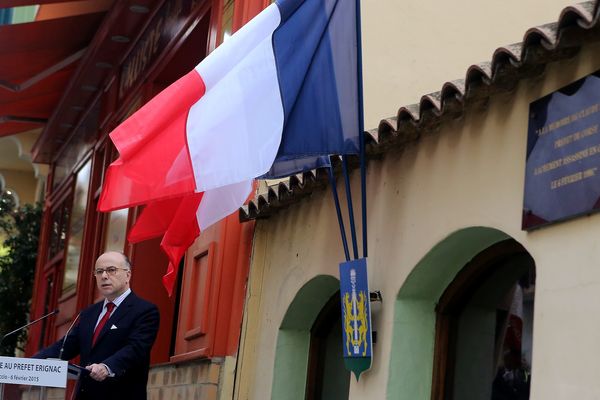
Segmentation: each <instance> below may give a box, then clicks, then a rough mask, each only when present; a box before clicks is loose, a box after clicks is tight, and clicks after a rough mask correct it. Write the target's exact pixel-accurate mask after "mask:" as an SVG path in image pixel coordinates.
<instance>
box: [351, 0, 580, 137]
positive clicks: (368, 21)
mask: <svg viewBox="0 0 600 400" xmlns="http://www.w3.org/2000/svg"><path fill="white" fill-rule="evenodd" d="M574 3H576V2H574V1H572V0H525V1H523V0H505V1H474V0H457V1H436V0H423V1H421V0H386V1H381V0H363V1H362V3H361V5H362V7H361V8H362V10H361V13H362V21H363V22H362V35H363V76H364V86H365V127H366V128H367V129H371V128H376V127H377V125H378V124H379V121H380V120H381V119H382V118H387V117H391V116H394V115H396V112H397V111H398V108H400V107H401V106H404V105H408V104H413V103H418V102H419V99H420V98H421V96H422V95H424V94H426V93H431V92H435V91H438V90H440V89H441V88H442V85H443V84H444V82H446V81H449V80H453V79H458V78H464V77H465V72H466V71H467V68H468V67H469V66H470V65H471V64H474V63H479V62H482V61H489V60H490V59H491V58H492V54H493V52H494V50H496V48H498V47H500V46H505V45H508V44H511V43H516V42H520V41H522V40H523V34H524V33H525V31H527V29H529V28H531V27H533V26H536V25H542V24H545V23H548V22H551V21H556V20H557V19H558V16H559V15H560V12H561V10H562V9H563V8H564V7H566V6H568V5H570V4H574Z"/></svg>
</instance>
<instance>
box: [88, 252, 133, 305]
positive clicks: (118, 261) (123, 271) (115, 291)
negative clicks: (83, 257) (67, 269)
mask: <svg viewBox="0 0 600 400" xmlns="http://www.w3.org/2000/svg"><path fill="white" fill-rule="evenodd" d="M114 268H116V271H114V274H111V273H109V272H108V271H110V270H114ZM98 270H105V272H103V273H102V274H100V275H98V274H96V273H95V274H94V276H95V277H96V285H97V286H98V290H100V293H102V295H103V296H104V297H105V298H107V299H108V300H110V301H112V300H114V299H116V298H117V297H119V296H120V295H122V294H123V293H124V292H125V291H126V290H127V289H129V278H130V277H131V271H130V270H129V268H128V267H127V264H126V263H125V259H124V258H123V255H122V254H119V253H116V252H108V253H104V254H102V255H101V256H100V257H98V260H97V261H96V266H95V270H94V272H96V271H98Z"/></svg>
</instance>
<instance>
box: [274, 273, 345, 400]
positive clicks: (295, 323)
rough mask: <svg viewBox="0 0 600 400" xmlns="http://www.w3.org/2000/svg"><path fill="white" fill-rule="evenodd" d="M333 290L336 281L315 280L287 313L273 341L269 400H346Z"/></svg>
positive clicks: (335, 291) (335, 290) (338, 312)
mask: <svg viewBox="0 0 600 400" xmlns="http://www.w3.org/2000/svg"><path fill="white" fill-rule="evenodd" d="M339 287H340V286H339V281H338V280H337V279H336V278H334V277H332V276H327V275H320V276H317V277H315V278H313V279H311V280H310V281H309V282H307V283H306V284H305V285H304V286H302V288H301V289H300V290H299V291H298V293H297V294H296V296H295V298H294V300H293V301H292V303H291V304H290V306H289V307H288V310H287V311H286V313H285V316H284V318H283V321H282V323H281V326H280V328H279V333H278V335H277V349H276V353H275V366H274V375H273V387H272V391H271V398H272V399H274V400H275V399H277V400H292V399H294V400H305V399H307V400H319V399H327V400H342V399H347V398H348V390H349V384H350V372H348V371H346V370H345V368H344V362H343V358H342V339H341V336H342V332H341V308H340V300H339Z"/></svg>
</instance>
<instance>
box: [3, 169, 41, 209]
mask: <svg viewBox="0 0 600 400" xmlns="http://www.w3.org/2000/svg"><path fill="white" fill-rule="evenodd" d="M0 174H1V175H2V177H3V178H4V182H5V184H6V188H7V189H12V190H14V191H15V192H16V193H17V195H18V196H19V202H20V204H21V205H23V204H25V203H30V204H32V203H34V202H35V200H36V190H37V187H38V180H37V179H36V178H35V176H34V174H33V170H31V171H16V170H11V169H0Z"/></svg>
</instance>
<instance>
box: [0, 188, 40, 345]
mask: <svg viewBox="0 0 600 400" xmlns="http://www.w3.org/2000/svg"><path fill="white" fill-rule="evenodd" d="M41 215H42V211H41V206H40V205H39V204H38V205H30V204H26V205H24V206H22V207H19V208H15V204H14V199H13V198H12V196H10V195H8V194H7V193H6V192H4V191H3V192H0V235H1V236H3V237H4V242H3V244H2V246H0V247H1V248H3V249H4V251H2V252H0V335H2V336H3V335H5V334H6V333H8V332H10V331H12V330H13V329H15V328H17V327H19V326H22V325H25V324H26V323H27V316H28V315H29V309H30V301H31V291H32V287H33V277H34V272H35V263H36V258H37V250H38V239H39V231H40V222H41ZM25 337H26V331H23V332H21V334H20V335H11V336H9V337H7V338H6V339H4V341H3V342H2V344H1V345H0V354H1V355H6V356H13V355H14V354H15V349H16V348H17V345H18V344H19V343H24V339H25Z"/></svg>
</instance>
